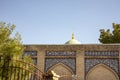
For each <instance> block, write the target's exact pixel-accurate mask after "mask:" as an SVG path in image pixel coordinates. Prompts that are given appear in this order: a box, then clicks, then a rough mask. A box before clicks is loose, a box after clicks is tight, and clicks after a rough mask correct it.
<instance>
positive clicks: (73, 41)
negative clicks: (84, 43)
mask: <svg viewBox="0 0 120 80" xmlns="http://www.w3.org/2000/svg"><path fill="white" fill-rule="evenodd" d="M65 44H80V42H79V41H78V40H76V39H75V37H74V34H72V39H71V40H69V41H67V42H66V43H65Z"/></svg>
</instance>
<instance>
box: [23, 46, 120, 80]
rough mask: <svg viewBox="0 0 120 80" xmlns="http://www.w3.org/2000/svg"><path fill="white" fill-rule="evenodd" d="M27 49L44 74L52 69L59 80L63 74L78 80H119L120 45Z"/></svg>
mask: <svg viewBox="0 0 120 80" xmlns="http://www.w3.org/2000/svg"><path fill="white" fill-rule="evenodd" d="M24 46H25V52H26V54H27V53H28V54H29V53H30V52H32V53H31V55H32V56H33V59H35V60H34V63H35V64H37V66H38V67H39V68H40V70H41V71H43V72H47V71H49V70H53V71H54V72H55V73H56V74H58V75H60V76H61V79H59V80H62V76H64V75H66V76H68V77H70V76H72V77H74V78H77V80H119V74H120V72H119V69H120V60H119V59H120V45H119V44H80V45H24ZM63 80H64V79H63ZM69 80H70V79H69Z"/></svg>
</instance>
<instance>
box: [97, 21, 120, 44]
mask: <svg viewBox="0 0 120 80" xmlns="http://www.w3.org/2000/svg"><path fill="white" fill-rule="evenodd" d="M99 41H100V42H101V43H103V44H110V43H120V24H115V23H113V31H112V32H111V31H110V29H107V30H106V31H105V30H104V29H100V38H99Z"/></svg>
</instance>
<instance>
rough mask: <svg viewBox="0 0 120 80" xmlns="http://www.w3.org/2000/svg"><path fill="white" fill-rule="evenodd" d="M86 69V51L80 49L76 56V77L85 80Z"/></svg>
mask: <svg viewBox="0 0 120 80" xmlns="http://www.w3.org/2000/svg"><path fill="white" fill-rule="evenodd" d="M84 67H85V66H84V49H80V50H78V51H77V54H76V76H77V77H78V78H80V79H79V80H85V79H84V78H85V75H84V74H85V73H84Z"/></svg>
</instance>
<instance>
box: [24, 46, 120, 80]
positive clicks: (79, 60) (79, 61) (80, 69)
mask: <svg viewBox="0 0 120 80" xmlns="http://www.w3.org/2000/svg"><path fill="white" fill-rule="evenodd" d="M25 50H30V51H32V50H34V51H35V50H36V51H37V52H38V56H37V59H38V60H37V66H38V67H39V68H40V70H41V71H43V72H44V67H45V66H44V64H45V63H44V62H45V52H46V51H47V50H48V51H49V50H50V51H76V52H77V54H76V75H77V76H78V77H79V78H80V80H85V77H86V76H85V71H84V70H85V66H84V58H85V56H84V52H85V51H89V50H91V51H92V50H93V51H119V53H120V45H98V44H97V45H26V49H25ZM119 66H120V55H119ZM98 70H102V71H103V72H104V71H105V72H107V73H106V76H110V78H109V77H107V78H108V79H109V80H110V79H115V80H117V78H115V75H113V74H112V72H110V71H109V70H108V69H106V68H103V67H99V68H97V69H95V70H94V71H93V72H92V73H90V74H89V76H88V75H87V76H88V77H89V78H90V79H91V80H95V79H96V80H100V79H101V80H103V79H104V78H100V76H101V77H104V75H100V74H99V73H98ZM105 72H104V73H105ZM101 74H103V73H102V72H101ZM93 75H95V76H96V77H93V78H94V79H93V78H92V76H93ZM97 75H100V76H97ZM97 77H98V78H97ZM107 78H106V80H107ZM90 79H88V80H90Z"/></svg>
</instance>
